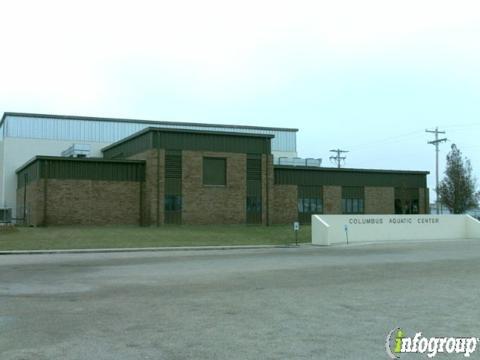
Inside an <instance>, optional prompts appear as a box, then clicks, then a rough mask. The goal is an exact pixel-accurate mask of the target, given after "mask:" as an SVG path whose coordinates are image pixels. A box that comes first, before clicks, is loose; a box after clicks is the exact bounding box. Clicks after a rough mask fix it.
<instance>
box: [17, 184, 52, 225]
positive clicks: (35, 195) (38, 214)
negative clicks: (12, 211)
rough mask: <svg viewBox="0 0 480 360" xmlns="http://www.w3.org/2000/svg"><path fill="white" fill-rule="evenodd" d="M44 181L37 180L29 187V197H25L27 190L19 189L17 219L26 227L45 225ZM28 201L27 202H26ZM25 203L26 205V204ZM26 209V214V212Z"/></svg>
mask: <svg viewBox="0 0 480 360" xmlns="http://www.w3.org/2000/svg"><path fill="white" fill-rule="evenodd" d="M44 185H45V182H44V180H37V181H33V182H31V183H29V184H28V185H27V197H26V199H25V197H24V194H25V193H24V191H25V188H24V187H23V188H20V189H17V213H16V217H17V219H23V217H24V215H25V219H23V221H22V220H19V221H20V222H23V223H24V224H25V225H34V226H37V225H43V211H44V210H43V208H44ZM25 200H26V201H25ZM24 202H25V204H24ZM24 208H26V212H24Z"/></svg>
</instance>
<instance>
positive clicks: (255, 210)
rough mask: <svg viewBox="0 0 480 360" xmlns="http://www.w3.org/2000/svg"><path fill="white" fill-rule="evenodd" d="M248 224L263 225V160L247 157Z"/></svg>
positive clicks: (252, 156) (251, 156)
mask: <svg viewBox="0 0 480 360" xmlns="http://www.w3.org/2000/svg"><path fill="white" fill-rule="evenodd" d="M246 210H247V224H261V223H262V159H261V157H258V156H255V155H248V156H247V198H246Z"/></svg>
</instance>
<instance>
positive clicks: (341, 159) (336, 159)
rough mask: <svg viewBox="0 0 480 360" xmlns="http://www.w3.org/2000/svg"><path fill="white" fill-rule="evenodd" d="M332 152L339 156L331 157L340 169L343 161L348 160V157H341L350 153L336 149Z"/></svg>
mask: <svg viewBox="0 0 480 360" xmlns="http://www.w3.org/2000/svg"><path fill="white" fill-rule="evenodd" d="M330 152H333V153H336V154H337V156H330V161H333V162H336V163H337V167H338V168H340V167H341V163H342V161H345V159H346V158H347V157H346V156H341V155H342V154H343V153H348V151H346V150H341V149H334V150H330Z"/></svg>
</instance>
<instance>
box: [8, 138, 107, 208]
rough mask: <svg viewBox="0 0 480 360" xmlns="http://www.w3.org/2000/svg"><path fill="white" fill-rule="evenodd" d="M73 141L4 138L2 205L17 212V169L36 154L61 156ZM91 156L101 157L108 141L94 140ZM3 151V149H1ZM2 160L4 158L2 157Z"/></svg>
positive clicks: (91, 144)
mask: <svg viewBox="0 0 480 360" xmlns="http://www.w3.org/2000/svg"><path fill="white" fill-rule="evenodd" d="M73 143H74V142H72V141H59V140H41V139H23V138H8V137H5V138H4V139H3V163H0V168H1V169H2V171H3V172H4V176H3V177H2V178H3V179H4V183H3V184H2V187H0V191H1V192H0V204H1V207H6V208H12V214H13V216H15V214H16V196H17V195H16V192H17V174H16V173H15V171H16V170H17V169H18V168H20V167H21V166H22V165H23V164H25V163H26V162H27V161H29V160H30V159H32V158H33V157H35V156H36V155H46V156H61V154H62V151H63V150H66V149H67V148H69V147H70V146H72V144H73ZM89 144H90V146H91V154H90V156H91V157H101V156H102V152H101V149H102V148H104V147H105V146H107V145H109V144H108V143H100V142H92V143H89ZM0 152H1V151H0ZM0 161H2V159H1V158H0Z"/></svg>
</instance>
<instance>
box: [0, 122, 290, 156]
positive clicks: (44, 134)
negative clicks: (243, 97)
mask: <svg viewBox="0 0 480 360" xmlns="http://www.w3.org/2000/svg"><path fill="white" fill-rule="evenodd" d="M152 126H153V127H155V126H156V127H163V128H174V129H189V130H209V131H229V132H242V133H251V134H269V135H274V136H275V137H274V138H273V139H272V151H282V152H296V133H295V132H293V131H281V130H267V129H252V128H244V127H240V126H239V127H232V128H228V129H226V128H222V127H215V126H212V127H205V126H192V125H177V124H175V125H168V124H159V125H155V124H152V123H136V122H131V123H129V122H123V121H122V122H120V121H119V122H116V121H101V120H99V121H95V120H81V119H79V120H75V119H57V118H38V117H27V116H7V117H6V119H5V124H4V127H5V136H6V137H17V138H30V139H46V140H61V141H64V140H68V141H79V142H102V143H113V142H115V141H118V140H121V139H123V138H125V137H127V136H130V135H132V134H133V133H136V132H137V131H140V130H142V129H144V128H146V127H152Z"/></svg>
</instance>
